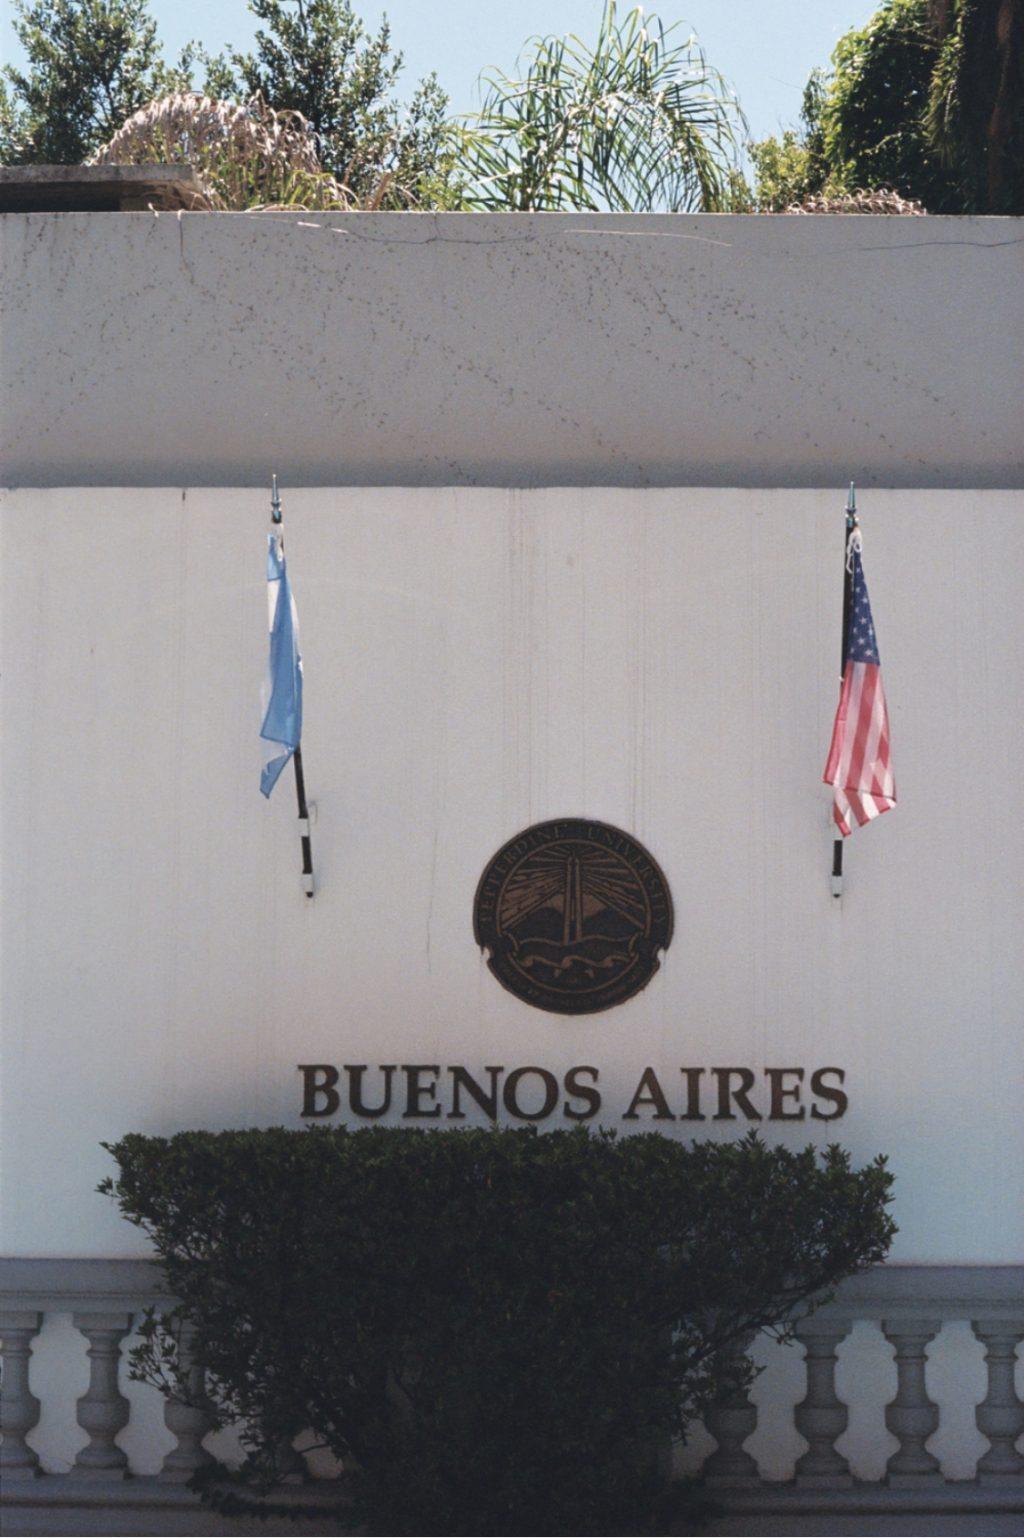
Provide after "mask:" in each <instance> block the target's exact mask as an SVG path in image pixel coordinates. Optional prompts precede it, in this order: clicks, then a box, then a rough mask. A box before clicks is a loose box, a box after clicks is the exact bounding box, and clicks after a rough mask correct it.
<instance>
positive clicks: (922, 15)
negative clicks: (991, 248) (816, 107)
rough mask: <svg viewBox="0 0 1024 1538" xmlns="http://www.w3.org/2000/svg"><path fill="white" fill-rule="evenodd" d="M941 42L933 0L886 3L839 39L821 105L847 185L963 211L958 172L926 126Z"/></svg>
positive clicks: (829, 151) (832, 158)
mask: <svg viewBox="0 0 1024 1538" xmlns="http://www.w3.org/2000/svg"><path fill="white" fill-rule="evenodd" d="M938 56H939V46H938V41H937V38H936V35H935V31H934V29H933V27H932V26H931V22H930V17H929V0H883V3H882V5H881V6H880V7H879V9H878V10H877V11H876V12H875V14H874V15H873V16H872V17H871V18H870V20H869V21H868V22H867V25H866V26H864V27H861V28H855V29H854V30H853V31H852V32H848V33H847V34H846V35H845V37H842V38H840V40H839V42H838V44H837V45H836V49H835V52H834V53H833V55H832V71H833V72H832V77H831V79H830V81H829V86H828V91H827V93H826V98H825V101H824V104H823V109H822V129H823V136H824V146H825V155H826V157H827V159H828V162H829V164H830V166H831V167H832V168H833V170H834V173H835V176H836V179H837V180H838V182H839V183H840V184H841V185H842V186H844V187H846V188H848V189H853V188H855V187H892V188H893V189H894V190H895V191H896V192H899V193H902V194H903V195H904V196H905V197H912V198H918V199H920V201H921V202H922V203H923V204H924V205H925V207H926V208H928V209H929V210H930V211H931V212H932V213H958V212H961V211H962V206H963V199H962V196H961V193H960V190H959V188H958V186H957V181H956V177H955V176H954V175H953V174H952V173H951V172H950V171H949V170H947V169H946V168H945V167H944V166H943V165H942V164H941V162H940V160H939V156H938V154H937V153H936V151H935V150H934V148H933V147H932V144H931V142H930V140H929V137H928V133H927V130H926V127H925V113H926V110H927V106H928V97H929V90H930V86H931V80H932V74H933V72H934V70H935V67H936V64H937V62H938Z"/></svg>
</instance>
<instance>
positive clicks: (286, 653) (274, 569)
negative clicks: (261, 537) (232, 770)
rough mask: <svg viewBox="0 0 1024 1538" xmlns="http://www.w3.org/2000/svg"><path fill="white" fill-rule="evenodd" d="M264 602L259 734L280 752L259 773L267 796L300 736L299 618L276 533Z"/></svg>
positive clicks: (269, 544) (271, 543) (270, 543)
mask: <svg viewBox="0 0 1024 1538" xmlns="http://www.w3.org/2000/svg"><path fill="white" fill-rule="evenodd" d="M267 605H268V610H269V623H270V672H269V699H268V703H267V708H266V712H265V714H264V717H263V725H262V727H261V728H260V736H261V737H262V738H263V739H264V740H265V741H266V742H272V743H273V744H274V745H275V747H277V748H283V749H284V751H283V752H282V753H275V755H274V756H273V757H272V758H270V759H268V760H267V762H266V764H265V765H264V768H263V773H262V774H261V776H260V790H261V791H262V792H263V794H264V795H265V796H269V795H270V792H271V791H272V790H273V788H274V786H275V785H276V784H277V781H278V778H279V776H280V774H281V770H282V769H283V768H284V767H285V765H286V764H287V762H288V760H289V759H290V758H291V756H292V754H293V753H294V752H295V749H296V748H297V747H298V745H299V742H300V741H301V738H302V657H301V656H300V655H299V617H298V615H297V614H296V612H295V600H294V598H293V597H292V590H291V586H290V584H289V582H288V569H287V567H286V565H285V559H284V544H283V542H282V540H281V536H280V535H279V534H268V536H267Z"/></svg>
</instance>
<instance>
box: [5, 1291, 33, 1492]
mask: <svg viewBox="0 0 1024 1538" xmlns="http://www.w3.org/2000/svg"><path fill="white" fill-rule="evenodd" d="M42 1323H43V1316H42V1314H41V1313H39V1312H37V1311H35V1310H28V1311H26V1310H17V1309H12V1310H10V1311H7V1312H5V1313H3V1314H0V1336H2V1344H0V1356H2V1360H3V1384H2V1387H0V1431H2V1432H3V1442H2V1443H0V1474H2V1475H3V1477H4V1479H8V1478H10V1477H12V1476H14V1477H22V1478H24V1476H25V1475H28V1476H29V1477H30V1478H31V1477H32V1476H33V1475H36V1474H38V1473H39V1455H38V1454H37V1453H36V1452H34V1451H33V1449H32V1448H31V1447H29V1445H28V1443H27V1442H26V1441H25V1438H26V1436H27V1435H28V1433H29V1432H30V1431H31V1430H32V1428H33V1426H35V1425H36V1424H37V1422H38V1420H39V1411H40V1408H41V1406H40V1404H39V1400H38V1399H37V1398H36V1397H35V1395H34V1394H33V1393H32V1392H31V1391H30V1389H29V1386H28V1364H29V1357H30V1356H31V1355H32V1341H33V1340H34V1339H35V1337H36V1335H38V1333H39V1331H40V1329H41V1328H42Z"/></svg>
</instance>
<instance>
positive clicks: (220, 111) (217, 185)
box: [90, 91, 361, 209]
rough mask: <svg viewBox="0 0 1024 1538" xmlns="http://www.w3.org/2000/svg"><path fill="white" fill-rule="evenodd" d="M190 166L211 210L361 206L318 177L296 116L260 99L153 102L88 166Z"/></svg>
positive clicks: (188, 95) (182, 95)
mask: <svg viewBox="0 0 1024 1538" xmlns="http://www.w3.org/2000/svg"><path fill="white" fill-rule="evenodd" d="M154 162H158V163H160V164H163V165H182V164H184V165H190V166H192V168H193V169H194V171H195V173H196V176H197V177H198V179H199V183H200V186H201V188H202V195H203V198H204V200H205V203H204V205H203V206H205V207H208V208H215V209H243V208H250V209H251V208H301V209H329V208H339V209H349V208H355V207H358V206H361V205H360V204H359V202H358V201H357V200H356V199H355V198H354V197H352V195H351V194H350V193H349V191H348V189H347V188H346V187H344V186H343V185H342V183H340V182H338V181H336V180H335V178H334V177H333V176H331V175H329V173H328V172H327V171H325V170H324V168H323V166H322V165H321V164H320V159H319V156H318V154H317V146H316V136H315V134H314V133H313V130H312V128H311V127H310V124H309V123H308V122H307V120H306V119H305V118H304V117H303V115H302V113H301V112H276V111H275V110H274V109H273V107H269V106H268V105H267V103H266V102H265V101H264V100H263V98H262V96H254V97H252V98H251V100H250V101H248V102H246V103H244V104H242V103H239V102H232V101H219V100H215V99H214V98H212V97H210V96H202V95H200V94H199V92H197V91H178V92H175V93H174V94H173V95H170V96H163V97H160V98H159V99H158V100H156V101H151V102H149V103H148V105H147V106H145V107H142V108H140V109H139V111H138V112H136V113H134V114H133V115H132V116H131V117H130V118H129V119H128V120H127V122H125V123H124V124H123V125H122V126H121V127H120V128H119V129H118V131H117V133H115V134H114V136H113V138H111V139H109V140H108V141H107V143H106V144H103V145H101V146H100V148H99V149H98V150H97V151H96V152H95V154H94V155H93V156H92V157H91V161H90V163H91V164H93V165H146V164H152V163H154Z"/></svg>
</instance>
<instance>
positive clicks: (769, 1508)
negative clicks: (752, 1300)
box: [4, 1474, 1024, 1538]
mask: <svg viewBox="0 0 1024 1538" xmlns="http://www.w3.org/2000/svg"><path fill="white" fill-rule="evenodd" d="M274 1498H275V1500H279V1499H283V1500H285V1501H287V1502H288V1503H289V1504H291V1505H293V1506H294V1507H295V1513H296V1514H295V1517H294V1519H292V1518H289V1522H288V1527H289V1530H290V1531H294V1532H295V1533H296V1534H299V1535H301V1534H307V1533H308V1534H321V1533H322V1534H330V1533H337V1532H338V1531H339V1528H338V1522H337V1518H336V1517H332V1516H330V1515H329V1514H328V1511H327V1510H325V1508H330V1507H331V1506H332V1505H334V1503H336V1501H337V1499H338V1492H337V1487H336V1486H334V1485H333V1484H331V1483H328V1482H326V1481H325V1482H324V1484H323V1487H322V1488H318V1487H317V1484H316V1482H314V1483H312V1484H310V1485H306V1486H304V1487H303V1488H302V1489H294V1490H286V1491H284V1492H280V1493H279V1494H278V1495H275V1497H274ZM713 1499H714V1501H715V1502H716V1503H717V1505H718V1506H719V1508H720V1511H721V1516H720V1517H719V1518H718V1519H717V1520H715V1521H714V1522H713V1524H712V1526H711V1528H710V1529H709V1531H711V1532H712V1533H722V1534H726V1533H742V1534H747V1535H753V1534H759V1533H780V1534H790V1535H792V1534H797V1533H804V1532H806V1533H809V1534H815V1535H817V1534H821V1533H839V1532H843V1533H864V1534H872V1535H878V1534H883V1533H899V1532H905V1533H914V1534H920V1533H921V1532H922V1531H923V1528H922V1524H921V1518H922V1517H923V1516H927V1518H928V1521H927V1531H928V1533H929V1534H939V1533H979V1534H981V1533H984V1534H996V1533H1007V1534H1009V1533H1019V1532H1020V1526H1019V1525H1018V1524H1019V1517H1020V1515H1021V1513H1022V1511H1024V1484H1019V1485H1018V1486H1017V1487H1016V1488H1007V1489H1005V1490H992V1489H981V1488H979V1487H978V1486H977V1484H975V1483H973V1482H971V1481H964V1482H961V1481H952V1480H951V1481H947V1482H946V1483H945V1484H944V1485H942V1486H940V1487H938V1488H937V1489H934V1490H931V1491H928V1492H925V1493H920V1492H914V1491H903V1490H891V1489H888V1488H887V1487H886V1486H885V1485H869V1484H861V1485H856V1486H854V1487H853V1488H852V1489H850V1490H846V1491H838V1492H835V1493H833V1494H829V1493H828V1492H819V1491H804V1492H801V1491H796V1490H794V1489H793V1488H792V1487H791V1486H779V1487H777V1488H774V1489H773V1488H772V1487H771V1486H763V1487H761V1488H760V1489H758V1490H756V1491H752V1492H751V1493H750V1494H749V1496H748V1495H746V1494H741V1493H739V1492H735V1491H733V1492H728V1493H723V1494H721V1495H719V1494H718V1493H717V1492H716V1493H715V1495H714V1497H713ZM266 1532H267V1524H266V1521H258V1520H254V1519H240V1518H227V1517H220V1516H218V1515H217V1514H216V1513H214V1512H211V1511H210V1510H209V1509H208V1508H206V1507H203V1506H202V1505H201V1503H200V1502H199V1500H198V1497H196V1496H195V1495H192V1494H191V1493H190V1492H189V1491H187V1490H183V1489H181V1487H180V1486H168V1485H165V1484H161V1483H160V1481H159V1480H157V1479H151V1478H147V1479H131V1480H122V1481H118V1482H116V1483H115V1482H113V1481H111V1482H110V1483H107V1482H106V1481H97V1480H91V1481H89V1480H83V1479H76V1478H75V1476H73V1475H67V1474H47V1475H43V1476H42V1477H41V1478H40V1479H37V1480H32V1481H26V1482H24V1483H22V1484H20V1485H18V1486H17V1487H15V1486H14V1484H13V1483H12V1484H11V1485H9V1486H8V1489H7V1492H6V1495H5V1500H4V1533H5V1535H9V1538H15V1535H17V1534H30V1533H38V1534H52V1535H57V1534H59V1535H61V1538H70V1535H74V1534H79V1533H82V1534H86V1533H97V1534H99V1533H103V1534H132V1535H143V1534H146V1535H148V1534H177V1533H188V1534H198V1535H210V1538H214V1535H218V1538H219V1535H220V1534H231V1533H238V1534H249V1533H254V1534H255V1533H262V1534H264V1535H265V1534H266Z"/></svg>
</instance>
